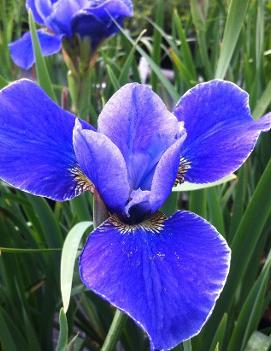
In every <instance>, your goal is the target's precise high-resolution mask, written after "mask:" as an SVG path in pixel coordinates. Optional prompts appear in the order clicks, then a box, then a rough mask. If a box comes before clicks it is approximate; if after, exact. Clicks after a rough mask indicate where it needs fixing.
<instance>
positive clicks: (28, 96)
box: [0, 79, 91, 201]
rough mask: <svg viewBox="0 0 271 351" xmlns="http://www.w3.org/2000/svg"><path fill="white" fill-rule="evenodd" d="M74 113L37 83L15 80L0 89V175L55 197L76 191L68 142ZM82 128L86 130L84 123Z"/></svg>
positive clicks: (21, 186)
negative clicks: (61, 105) (59, 103)
mask: <svg viewBox="0 0 271 351" xmlns="http://www.w3.org/2000/svg"><path fill="white" fill-rule="evenodd" d="M74 123H75V117H74V116H73V115H71V114H70V113H68V112H66V111H64V110H62V109H61V108H60V107H58V106H57V105H56V104H55V103H54V102H53V101H52V100H51V99H50V98H49V97H48V96H47V95H46V94H45V93H44V92H43V91H42V90H41V89H40V88H39V87H38V86H37V85H36V84H34V83H33V82H31V81H29V80H25V79H23V80H20V81H17V82H15V83H13V84H11V85H9V86H8V87H7V88H5V89H3V90H2V91H1V92H0V178H1V179H2V180H4V181H6V182H7V183H9V184H11V185H13V186H14V187H16V188H18V189H21V190H24V191H27V192H30V193H32V194H34V195H40V196H45V197H48V198H51V199H54V200H59V201H62V200H67V199H70V198H72V197H74V196H76V195H79V194H80V192H81V191H83V190H85V189H83V188H81V187H80V184H78V182H77V180H76V174H74V171H73V170H74V168H75V167H76V166H78V164H77V161H76V158H75V154H74V151H73V144H72V132H73V127H74ZM84 127H85V128H91V127H90V126H89V125H87V124H86V123H85V124H84Z"/></svg>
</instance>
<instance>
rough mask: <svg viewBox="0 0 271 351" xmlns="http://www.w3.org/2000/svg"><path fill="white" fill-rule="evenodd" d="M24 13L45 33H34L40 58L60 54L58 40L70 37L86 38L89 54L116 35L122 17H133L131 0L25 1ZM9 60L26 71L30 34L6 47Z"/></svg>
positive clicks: (30, 51) (30, 61)
mask: <svg viewBox="0 0 271 351" xmlns="http://www.w3.org/2000/svg"><path fill="white" fill-rule="evenodd" d="M26 7H27V9H30V10H31V11H32V13H33V16H34V19H35V21H36V22H37V23H38V24H40V25H41V26H44V27H45V28H46V29H47V30H43V29H40V30H38V32H37V33H38V37H39V41H40V45H41V50H42V53H43V55H44V56H49V55H53V54H55V53H57V52H59V51H60V49H61V43H62V40H68V41H71V42H72V40H73V37H74V35H79V37H88V38H89V39H90V42H91V46H92V49H93V50H96V48H97V47H98V45H99V44H100V43H101V42H102V41H103V40H104V39H106V38H108V37H110V36H111V35H113V34H115V33H117V32H118V27H117V26H116V24H115V23H114V21H113V20H112V19H114V20H115V21H116V22H117V23H118V24H119V25H122V24H123V21H124V19H125V18H126V17H131V16H132V15H133V4H132V1H131V0H79V1H78V0H27V1H26ZM9 48H10V52H11V57H12V59H13V61H14V62H15V63H16V65H18V66H19V67H21V68H23V69H28V68H30V67H31V66H32V65H33V63H34V54H33V48H32V42H31V36H30V33H29V32H27V33H25V34H24V35H23V37H22V38H21V39H19V40H17V41H15V42H12V43H10V44H9Z"/></svg>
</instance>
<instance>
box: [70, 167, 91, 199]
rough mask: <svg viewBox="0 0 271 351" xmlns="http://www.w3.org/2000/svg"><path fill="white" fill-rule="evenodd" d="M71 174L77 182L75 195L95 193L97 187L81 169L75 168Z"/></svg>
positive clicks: (71, 170)
mask: <svg viewBox="0 0 271 351" xmlns="http://www.w3.org/2000/svg"><path fill="white" fill-rule="evenodd" d="M70 172H71V174H72V176H73V178H74V181H75V182H76V184H77V185H76V187H75V193H76V194H78V195H79V194H81V193H82V192H83V191H90V192H91V193H94V190H95V187H94V185H93V184H92V182H91V181H90V180H89V179H88V177H87V176H86V175H85V174H84V173H83V172H82V171H81V169H80V168H79V167H73V168H71V169H70Z"/></svg>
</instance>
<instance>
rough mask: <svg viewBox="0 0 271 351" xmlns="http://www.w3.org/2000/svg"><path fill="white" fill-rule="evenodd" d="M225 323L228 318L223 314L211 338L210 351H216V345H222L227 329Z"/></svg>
mask: <svg viewBox="0 0 271 351" xmlns="http://www.w3.org/2000/svg"><path fill="white" fill-rule="evenodd" d="M227 322H228V316H227V314H224V316H223V318H222V319H221V322H220V324H219V326H218V328H217V330H216V332H215V335H214V337H213V341H212V345H211V347H210V351H216V348H217V347H219V346H218V345H222V344H223V339H224V336H225V331H226V327H227Z"/></svg>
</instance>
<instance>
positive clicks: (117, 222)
mask: <svg viewBox="0 0 271 351" xmlns="http://www.w3.org/2000/svg"><path fill="white" fill-rule="evenodd" d="M166 218H167V217H166V215H165V214H164V213H162V212H156V213H155V214H154V215H153V216H152V217H150V218H149V219H146V220H144V221H143V222H141V223H137V224H127V223H124V222H123V221H122V220H121V219H120V218H119V217H118V216H116V215H113V216H111V217H110V218H109V219H108V221H107V222H106V224H105V225H109V226H111V225H113V226H114V227H116V228H117V230H118V231H119V232H120V233H121V234H133V233H135V232H136V231H137V230H144V231H147V232H151V233H153V234H159V233H160V232H161V231H162V230H163V229H164V223H165V220H166Z"/></svg>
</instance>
